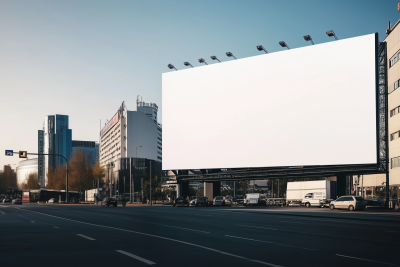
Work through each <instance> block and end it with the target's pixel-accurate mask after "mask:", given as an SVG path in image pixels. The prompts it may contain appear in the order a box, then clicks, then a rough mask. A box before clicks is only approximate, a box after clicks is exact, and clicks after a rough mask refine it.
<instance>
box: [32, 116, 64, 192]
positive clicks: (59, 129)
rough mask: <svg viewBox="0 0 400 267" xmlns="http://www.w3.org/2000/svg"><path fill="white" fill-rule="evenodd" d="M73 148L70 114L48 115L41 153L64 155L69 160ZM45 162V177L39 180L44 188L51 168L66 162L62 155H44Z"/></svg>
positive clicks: (45, 121)
mask: <svg viewBox="0 0 400 267" xmlns="http://www.w3.org/2000/svg"><path fill="white" fill-rule="evenodd" d="M39 134H40V132H39ZM39 146H40V145H39ZM71 150H72V130H71V129H69V118H68V116H67V115H59V114H56V115H49V116H46V117H45V119H44V123H43V150H42V151H39V153H44V154H59V155H63V156H64V157H65V158H66V159H67V161H69V160H70V156H71ZM43 162H44V163H43V170H44V174H43V176H44V177H45V178H44V179H43V177H42V180H40V181H39V183H40V186H41V187H42V188H44V187H45V184H46V181H47V173H48V170H49V168H57V167H59V166H62V165H64V164H66V162H65V160H64V159H63V158H62V157H59V156H51V155H50V156H43ZM43 180H44V181H43Z"/></svg>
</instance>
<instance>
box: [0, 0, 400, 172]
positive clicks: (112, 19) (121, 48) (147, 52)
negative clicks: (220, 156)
mask: <svg viewBox="0 0 400 267" xmlns="http://www.w3.org/2000/svg"><path fill="white" fill-rule="evenodd" d="M397 2H398V1H392V0H376V1H366V0H363V1H355V0H353V1H349V0H347V1H339V0H335V1H321V0H317V1H282V0H280V1H268V0H263V1H258V0H253V1H251V0H247V1H244V0H243V1H233V0H228V1H223V0H217V1H215V0H214V1H205V0H202V1H187V0H185V1H172V0H168V1H164V0H163V1H147V0H146V1H134V0H129V1H100V0H95V1H94V0H93V1H85V0H80V1H72V0H68V1H54V0H48V1H40V0H35V1H31V0H27V1H22V0H13V1H9V0H0V33H1V35H0V36H1V37H0V92H1V105H0V108H1V114H0V121H1V128H0V129H1V130H0V149H1V150H2V151H1V156H0V166H2V165H4V164H15V163H17V162H18V161H19V159H18V158H17V157H16V156H14V157H13V158H11V157H6V156H4V150H5V149H14V150H28V152H36V151H37V130H39V129H41V128H42V124H43V119H44V116H45V115H51V114H56V113H57V114H65V115H69V116H70V128H71V129H72V135H73V139H76V140H94V141H96V140H98V132H99V127H100V125H99V123H100V119H101V120H102V122H103V123H104V121H105V119H110V118H111V116H112V115H113V114H114V113H115V112H116V110H117V109H118V107H119V105H120V104H121V102H122V101H125V102H126V105H127V107H128V109H129V110H136V102H135V101H136V96H137V95H141V96H143V100H144V101H146V102H154V103H156V104H157V105H158V106H159V107H160V114H159V119H160V122H162V121H161V120H162V103H161V74H162V73H163V72H167V71H170V70H169V69H168V68H167V65H168V63H172V64H174V65H175V66H176V67H177V68H178V69H182V68H186V67H185V66H184V65H183V62H184V61H189V62H190V63H191V64H192V65H193V66H198V65H199V64H200V63H198V61H197V60H198V58H201V57H203V58H205V59H206V61H207V62H208V63H210V64H212V63H213V62H212V61H211V60H210V56H211V55H216V56H217V57H218V58H219V59H221V60H222V61H225V60H230V59H229V58H227V57H226V56H225V52H227V51H231V52H232V53H233V54H234V55H235V56H236V57H238V58H243V57H249V56H254V55H258V54H260V52H258V51H257V50H256V48H255V46H256V45H260V44H262V45H263V46H264V47H265V48H266V49H267V50H268V51H269V52H275V51H281V50H282V49H283V48H281V47H280V46H279V44H278V42H279V41H285V42H286V43H287V44H288V45H289V46H290V48H292V49H293V48H297V47H302V46H306V45H309V43H307V42H305V41H304V40H303V35H306V34H309V35H311V36H312V38H313V40H314V42H315V43H316V44H318V43H323V42H330V41H332V40H333V39H332V38H329V37H327V36H326V34H325V32H326V31H328V30H332V29H333V30H334V31H335V33H336V35H337V37H338V38H339V39H344V38H350V37H354V36H359V35H364V34H369V33H373V32H378V33H379V36H380V40H383V39H384V37H385V36H386V35H385V30H386V28H387V24H388V21H389V20H390V21H392V23H393V24H394V23H395V22H396V21H397V20H398V19H399V17H400V13H398V12H397ZM206 107H207V105H206V104H205V108H206ZM187 123H188V124H190V123H192V124H193V125H195V124H196V122H187ZM13 167H14V166H13ZM1 168H2V167H1Z"/></svg>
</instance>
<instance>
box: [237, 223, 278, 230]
mask: <svg viewBox="0 0 400 267" xmlns="http://www.w3.org/2000/svg"><path fill="white" fill-rule="evenodd" d="M236 226H243V227H249V228H259V229H266V230H274V231H276V230H278V229H274V228H267V227H258V226H250V225H243V224H236Z"/></svg>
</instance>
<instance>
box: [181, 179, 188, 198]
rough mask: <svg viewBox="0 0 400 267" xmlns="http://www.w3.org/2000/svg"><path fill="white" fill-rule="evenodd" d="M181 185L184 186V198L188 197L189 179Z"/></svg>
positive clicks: (182, 192)
mask: <svg viewBox="0 0 400 267" xmlns="http://www.w3.org/2000/svg"><path fill="white" fill-rule="evenodd" d="M181 186H182V188H181V194H182V196H183V197H184V198H186V197H188V196H189V182H187V181H186V182H182V183H181Z"/></svg>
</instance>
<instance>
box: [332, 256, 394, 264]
mask: <svg viewBox="0 0 400 267" xmlns="http://www.w3.org/2000/svg"><path fill="white" fill-rule="evenodd" d="M335 255H336V256H339V257H345V258H350V259H355V260H362V261H370V262H376V263H380V264H386V265H392V266H400V265H397V264H393V263H387V262H381V261H373V260H367V259H362V258H356V257H350V256H346V255H340V254H335Z"/></svg>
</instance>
